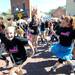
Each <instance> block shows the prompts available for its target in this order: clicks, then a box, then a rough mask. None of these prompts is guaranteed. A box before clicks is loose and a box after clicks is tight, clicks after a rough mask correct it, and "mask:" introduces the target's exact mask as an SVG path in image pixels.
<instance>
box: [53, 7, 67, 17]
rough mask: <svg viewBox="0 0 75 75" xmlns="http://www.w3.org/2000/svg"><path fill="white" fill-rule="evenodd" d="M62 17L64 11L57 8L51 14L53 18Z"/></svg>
mask: <svg viewBox="0 0 75 75" xmlns="http://www.w3.org/2000/svg"><path fill="white" fill-rule="evenodd" d="M62 15H66V10H65V9H64V8H62V7H59V8H57V9H56V10H54V12H53V13H52V16H53V17H61V16H62Z"/></svg>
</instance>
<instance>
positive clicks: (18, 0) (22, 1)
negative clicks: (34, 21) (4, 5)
mask: <svg viewBox="0 0 75 75" xmlns="http://www.w3.org/2000/svg"><path fill="white" fill-rule="evenodd" d="M10 3H11V12H12V14H15V13H16V12H17V11H20V10H22V9H23V11H24V13H25V15H26V16H28V17H30V0H10Z"/></svg>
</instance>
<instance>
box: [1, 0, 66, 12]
mask: <svg viewBox="0 0 75 75" xmlns="http://www.w3.org/2000/svg"><path fill="white" fill-rule="evenodd" d="M31 4H32V6H35V7H37V8H38V9H40V10H42V11H44V12H46V11H49V10H50V9H55V8H57V7H58V6H64V5H66V0H31ZM10 8H11V7H10V0H0V13H1V12H6V11H8V9H10Z"/></svg>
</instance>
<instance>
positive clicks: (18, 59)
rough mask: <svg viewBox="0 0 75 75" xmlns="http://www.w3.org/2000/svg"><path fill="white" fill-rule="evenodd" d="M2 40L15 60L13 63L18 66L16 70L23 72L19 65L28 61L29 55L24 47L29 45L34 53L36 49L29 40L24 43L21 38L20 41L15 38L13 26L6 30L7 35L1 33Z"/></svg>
mask: <svg viewBox="0 0 75 75" xmlns="http://www.w3.org/2000/svg"><path fill="white" fill-rule="evenodd" d="M0 39H1V40H2V42H3V43H4V44H5V48H6V51H7V53H8V54H9V56H10V58H11V59H12V60H14V61H13V62H14V63H15V64H16V65H17V67H16V68H17V69H16V70H18V69H20V70H21V69H22V66H21V67H20V66H19V65H21V64H23V62H24V61H26V59H27V54H26V50H25V47H24V46H25V45H26V44H29V46H30V47H31V48H32V50H33V51H34V48H33V46H32V44H31V42H29V41H28V40H27V39H25V40H23V41H22V40H21V38H20V39H18V38H16V37H15V27H13V26H9V27H7V28H5V34H2V33H0ZM7 60H8V59H7ZM18 66H19V67H18ZM12 71H13V69H12ZM12 71H11V73H12ZM14 73H15V72H14ZM10 75H13V74H10ZM16 75H17V74H16ZM20 75H22V74H20Z"/></svg>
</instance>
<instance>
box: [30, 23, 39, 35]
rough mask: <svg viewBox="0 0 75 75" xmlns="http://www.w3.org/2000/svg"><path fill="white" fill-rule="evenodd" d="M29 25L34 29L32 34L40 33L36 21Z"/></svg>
mask: <svg viewBox="0 0 75 75" xmlns="http://www.w3.org/2000/svg"><path fill="white" fill-rule="evenodd" d="M29 27H30V29H32V30H33V31H34V32H31V33H32V34H38V25H37V24H36V22H30V24H29Z"/></svg>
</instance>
